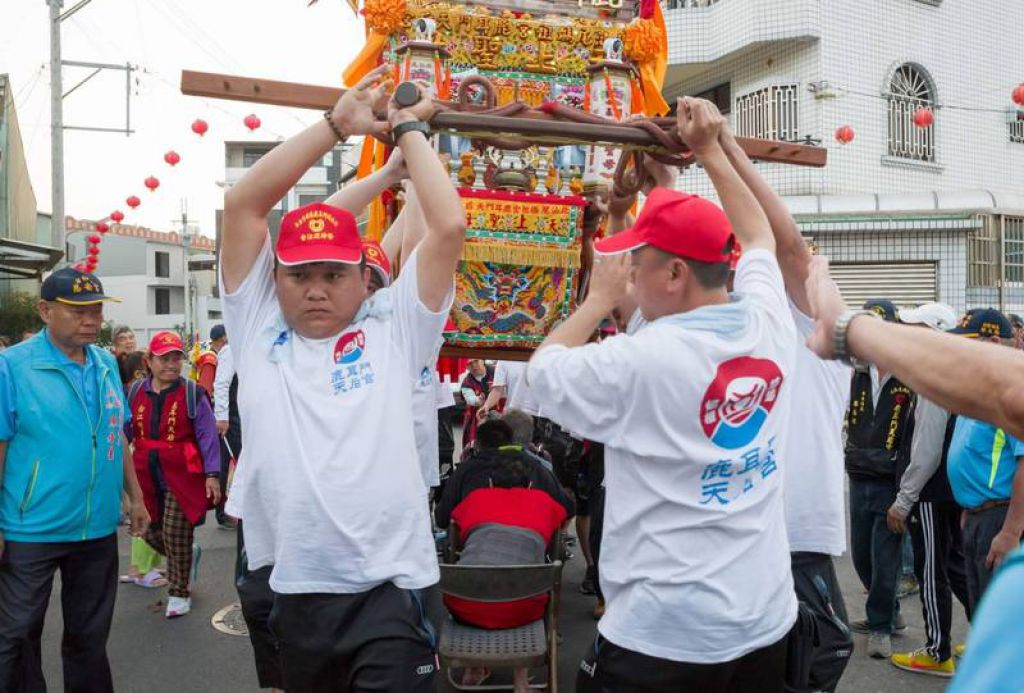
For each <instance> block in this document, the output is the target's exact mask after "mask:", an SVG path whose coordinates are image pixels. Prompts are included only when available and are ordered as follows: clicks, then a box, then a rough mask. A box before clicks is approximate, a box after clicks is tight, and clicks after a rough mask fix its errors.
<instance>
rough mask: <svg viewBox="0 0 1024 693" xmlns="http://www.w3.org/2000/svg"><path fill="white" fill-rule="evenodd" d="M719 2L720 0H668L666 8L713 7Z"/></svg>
mask: <svg viewBox="0 0 1024 693" xmlns="http://www.w3.org/2000/svg"><path fill="white" fill-rule="evenodd" d="M719 2H720V0H668V2H667V3H666V9H669V10H689V9H692V8H695V7H711V6H712V5H717V4H718V3H719Z"/></svg>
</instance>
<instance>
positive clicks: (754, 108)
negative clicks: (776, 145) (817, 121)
mask: <svg viewBox="0 0 1024 693" xmlns="http://www.w3.org/2000/svg"><path fill="white" fill-rule="evenodd" d="M799 97H800V89H799V86H798V85H796V84H780V85H774V86H770V87H765V88H764V89H758V90H757V91H755V92H751V93H749V94H744V95H743V96H740V97H738V98H737V99H736V109H735V114H736V134H737V135H739V136H740V137H757V138H760V139H768V140H785V141H793V140H796V139H797V137H798V134H799V132H800V128H799V118H798V114H799Z"/></svg>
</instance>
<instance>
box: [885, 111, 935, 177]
mask: <svg viewBox="0 0 1024 693" xmlns="http://www.w3.org/2000/svg"><path fill="white" fill-rule="evenodd" d="M922 107H927V108H932V107H933V104H932V103H931V102H930V101H926V100H923V99H912V98H908V97H905V96H890V97H889V156H897V157H900V158H903V159H914V160H916V161H932V162H934V161H935V125H934V123H933V124H932V125H929V126H928V127H926V128H922V127H918V126H917V125H915V124H914V114H915V113H916V112H917V109H919V108H922Z"/></svg>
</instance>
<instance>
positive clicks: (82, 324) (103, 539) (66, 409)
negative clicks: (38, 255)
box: [0, 267, 149, 693]
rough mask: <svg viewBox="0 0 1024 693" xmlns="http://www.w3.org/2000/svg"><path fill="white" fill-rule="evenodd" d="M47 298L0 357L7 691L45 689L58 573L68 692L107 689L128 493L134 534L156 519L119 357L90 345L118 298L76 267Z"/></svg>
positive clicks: (0, 676) (0, 607)
mask: <svg viewBox="0 0 1024 693" xmlns="http://www.w3.org/2000/svg"><path fill="white" fill-rule="evenodd" d="M40 295H41V300H40V302H39V315H40V317H41V318H42V319H43V322H45V323H46V329H44V330H43V331H42V332H40V333H39V334H37V335H36V336H34V337H33V338H32V339H29V340H27V341H25V342H23V343H21V344H18V345H17V346H16V347H13V348H11V349H8V350H6V351H4V352H3V353H2V354H0V691H5V692H7V691H19V692H20V691H37V690H45V686H46V684H45V681H44V680H43V673H42V665H41V661H40V648H39V641H40V636H41V634H42V631H43V617H44V616H45V614H46V607H47V605H48V603H49V601H50V591H51V588H52V586H53V576H54V573H55V572H56V571H57V569H60V572H61V604H62V606H63V615H64V637H63V640H62V642H61V652H62V654H63V658H64V687H65V690H66V691H79V692H86V691H88V692H90V693H94V692H95V693H106V692H107V691H113V683H112V681H111V675H110V665H109V663H108V661H107V653H106V644H107V636H108V634H109V632H110V623H111V620H112V618H113V613H114V597H115V595H116V590H117V537H116V530H117V523H118V518H119V515H120V507H121V491H122V489H123V490H125V491H127V494H128V498H129V501H130V503H131V520H132V527H131V530H132V533H133V534H136V535H141V534H142V533H143V532H144V531H145V529H146V525H147V524H148V522H149V517H148V515H147V514H146V510H145V506H144V505H143V503H142V492H141V490H140V489H139V484H138V481H137V480H136V478H135V469H134V466H133V465H132V461H131V457H130V456H129V455H127V454H126V447H125V444H124V439H123V434H122V428H123V424H124V417H125V409H126V407H125V402H124V390H123V389H122V386H121V380H120V378H119V376H118V370H117V364H116V363H115V361H114V358H113V356H111V355H110V354H109V353H107V352H106V351H104V350H103V349H100V348H98V347H96V346H94V345H93V344H92V343H93V342H94V341H96V338H97V336H98V335H99V331H100V327H101V325H102V322H103V302H104V301H109V300H113V299H110V298H109V297H108V296H106V295H104V293H103V286H102V284H100V281H99V280H98V279H97V278H96V277H95V276H94V275H92V274H88V273H85V272H80V271H78V270H76V269H72V268H70V267H65V268H62V269H60V270H57V271H56V272H54V273H53V274H52V275H50V277H48V278H47V279H46V281H44V282H43V285H42V289H41V292H40Z"/></svg>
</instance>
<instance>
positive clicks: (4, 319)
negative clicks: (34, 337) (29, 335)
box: [0, 291, 43, 343]
mask: <svg viewBox="0 0 1024 693" xmlns="http://www.w3.org/2000/svg"><path fill="white" fill-rule="evenodd" d="M38 304H39V297H38V296H33V295H32V294H29V293H25V292H24V291H15V292H13V293H11V294H9V295H8V296H7V297H6V299H5V300H4V301H3V304H2V306H0V335H6V336H8V337H10V339H11V343H17V342H19V341H21V335H22V334H24V333H25V332H38V331H39V330H41V329H43V321H42V320H41V319H40V318H39V308H38Z"/></svg>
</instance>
